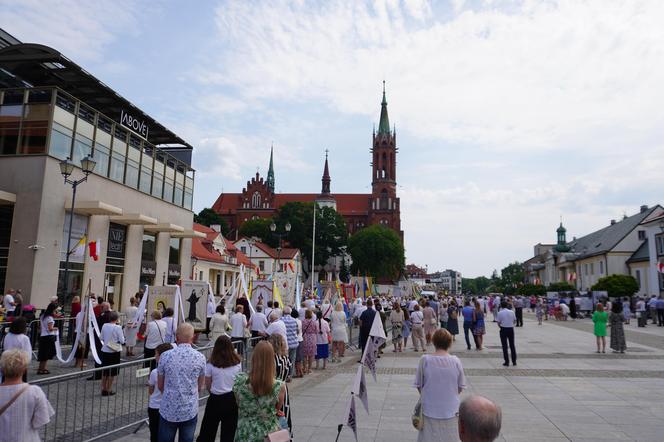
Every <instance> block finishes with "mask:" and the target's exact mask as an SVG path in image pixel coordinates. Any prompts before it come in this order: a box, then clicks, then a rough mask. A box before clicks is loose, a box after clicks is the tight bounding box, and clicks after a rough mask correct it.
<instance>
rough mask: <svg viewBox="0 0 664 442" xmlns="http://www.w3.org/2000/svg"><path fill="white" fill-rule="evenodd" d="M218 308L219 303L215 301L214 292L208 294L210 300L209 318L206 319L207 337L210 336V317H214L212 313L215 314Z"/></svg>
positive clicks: (208, 303)
mask: <svg viewBox="0 0 664 442" xmlns="http://www.w3.org/2000/svg"><path fill="white" fill-rule="evenodd" d="M216 310H217V305H216V304H215V303H214V296H212V294H211V293H210V294H208V302H207V318H206V319H205V334H206V335H207V337H208V338H209V337H210V319H212V315H214V312H215V311H216Z"/></svg>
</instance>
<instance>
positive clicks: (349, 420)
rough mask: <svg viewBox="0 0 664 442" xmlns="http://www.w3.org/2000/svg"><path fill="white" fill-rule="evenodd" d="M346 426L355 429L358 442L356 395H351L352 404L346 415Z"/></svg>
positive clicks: (354, 432)
mask: <svg viewBox="0 0 664 442" xmlns="http://www.w3.org/2000/svg"><path fill="white" fill-rule="evenodd" d="M346 426H347V427H348V428H350V429H351V430H353V434H354V435H355V441H356V442H357V413H356V411H355V396H353V395H352V394H351V395H350V405H349V407H348V414H347V417H346Z"/></svg>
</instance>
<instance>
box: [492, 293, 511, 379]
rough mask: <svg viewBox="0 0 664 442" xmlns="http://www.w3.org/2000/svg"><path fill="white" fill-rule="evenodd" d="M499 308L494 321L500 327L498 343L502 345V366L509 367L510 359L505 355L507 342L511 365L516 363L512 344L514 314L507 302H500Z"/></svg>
mask: <svg viewBox="0 0 664 442" xmlns="http://www.w3.org/2000/svg"><path fill="white" fill-rule="evenodd" d="M500 308H501V310H500V311H499V312H498V315H496V322H498V327H500V343H501V344H502V346H503V359H505V363H504V364H503V366H504V367H509V365H510V360H509V358H508V355H507V344H508V343H509V346H510V352H511V353H512V365H516V347H515V346H514V324H516V315H515V314H514V312H513V311H512V310H510V309H508V308H507V302H505V301H503V302H501V303H500Z"/></svg>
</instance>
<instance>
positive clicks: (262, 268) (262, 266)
mask: <svg viewBox="0 0 664 442" xmlns="http://www.w3.org/2000/svg"><path fill="white" fill-rule="evenodd" d="M258 270H260V271H261V272H264V271H265V261H258Z"/></svg>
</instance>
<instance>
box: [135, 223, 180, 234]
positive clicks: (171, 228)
mask: <svg viewBox="0 0 664 442" xmlns="http://www.w3.org/2000/svg"><path fill="white" fill-rule="evenodd" d="M143 230H145V231H146V232H158V233H161V232H170V233H182V232H184V227H182V226H178V225H177V224H171V223H160V224H155V225H148V226H145V228H144V229H143Z"/></svg>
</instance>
